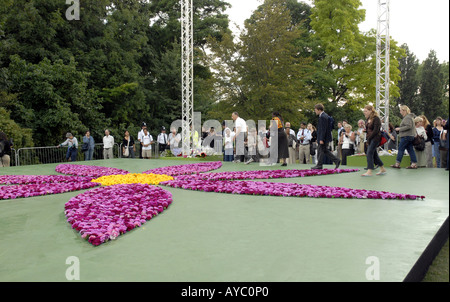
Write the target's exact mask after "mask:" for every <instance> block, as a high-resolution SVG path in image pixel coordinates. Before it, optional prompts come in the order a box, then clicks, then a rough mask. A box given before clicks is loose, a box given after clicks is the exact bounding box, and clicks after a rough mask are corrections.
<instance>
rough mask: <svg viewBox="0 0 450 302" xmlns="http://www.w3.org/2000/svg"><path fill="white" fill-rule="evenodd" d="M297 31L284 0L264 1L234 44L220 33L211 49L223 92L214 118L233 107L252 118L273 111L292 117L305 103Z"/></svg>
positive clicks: (304, 65) (303, 65) (304, 61)
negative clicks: (220, 36)
mask: <svg viewBox="0 0 450 302" xmlns="http://www.w3.org/2000/svg"><path fill="white" fill-rule="evenodd" d="M300 34H301V32H300V28H299V26H298V25H297V24H295V25H293V22H292V18H291V13H290V11H289V10H288V8H287V6H286V3H285V1H281V0H266V1H265V2H264V3H263V4H262V5H261V7H260V8H259V9H258V10H256V11H255V12H254V14H253V15H252V16H251V17H250V19H248V20H246V21H245V31H244V32H243V33H242V34H241V36H240V41H239V42H237V43H234V42H233V37H232V36H226V37H224V38H223V40H222V42H221V43H219V44H218V45H216V47H214V48H213V50H214V51H215V53H216V54H217V56H216V57H215V59H216V60H215V61H214V62H215V63H216V65H215V69H216V70H218V71H219V74H218V79H219V81H218V86H219V87H220V89H221V91H220V92H225V94H222V96H224V97H225V99H222V100H220V102H219V105H218V108H217V111H216V112H217V113H219V114H217V118H221V119H229V118H230V114H231V112H232V111H235V110H237V111H239V112H240V113H241V115H242V116H245V117H246V118H249V119H254V120H255V121H257V120H266V119H269V118H270V116H271V115H270V114H271V112H272V111H274V110H277V111H280V112H281V113H282V115H283V116H284V117H285V118H286V119H294V118H295V119H297V118H298V115H299V114H301V112H299V110H300V109H301V108H304V107H305V102H306V101H307V100H306V98H305V96H306V95H307V86H306V84H305V82H304V80H303V79H304V76H305V75H306V74H307V72H308V69H309V63H310V61H309V60H308V59H305V58H303V57H301V56H298V53H299V49H298V48H296V46H295V44H294V42H295V41H296V39H298V37H299V36H300ZM226 90H227V91H226ZM224 107H225V108H227V110H226V111H224V110H223V109H224Z"/></svg>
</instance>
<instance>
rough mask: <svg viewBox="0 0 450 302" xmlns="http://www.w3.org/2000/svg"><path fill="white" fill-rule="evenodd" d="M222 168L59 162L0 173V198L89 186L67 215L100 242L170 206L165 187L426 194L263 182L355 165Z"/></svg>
mask: <svg viewBox="0 0 450 302" xmlns="http://www.w3.org/2000/svg"><path fill="white" fill-rule="evenodd" d="M221 167H222V162H205V163H203V162H202V163H195V164H186V165H176V166H169V167H161V168H156V169H151V170H147V171H145V172H143V173H141V174H139V173H129V172H128V171H126V170H123V169H118V168H111V167H99V166H87V165H75V164H61V165H58V166H57V167H56V168H55V171H56V172H58V173H61V174H66V175H2V176H0V200H2V199H3V200H6V199H17V198H27V197H33V196H43V195H49V194H61V193H66V192H73V191H78V190H87V191H85V192H84V193H81V194H79V195H77V196H75V197H73V198H71V199H70V200H69V201H68V202H67V203H66V204H65V206H64V208H65V215H66V217H67V221H68V223H69V224H70V225H71V226H72V228H73V229H74V230H76V231H77V232H79V234H80V236H81V238H84V239H86V240H87V241H88V242H89V243H91V244H92V245H94V246H98V245H101V244H102V243H104V242H107V241H110V240H115V239H116V238H117V237H119V236H120V235H123V234H125V233H126V232H129V231H131V230H133V229H135V228H137V227H140V226H142V225H143V224H145V223H146V222H148V221H149V220H151V219H152V218H154V217H156V216H157V215H159V214H160V213H162V212H163V211H164V210H166V209H167V208H168V207H169V205H171V204H172V202H173V200H172V194H171V193H170V192H169V191H167V190H165V189H163V188H162V187H168V188H176V189H184V190H195V191H202V192H209V193H226V194H244V195H260V196H282V197H309V198H334V199H339V198H346V199H348V198H351V199H400V200H416V199H424V198H425V196H418V195H412V194H399V193H391V192H382V191H374V190H363V189H352V188H342V187H330V186H318V185H309V184H299V183H280V182H268V181H261V180H268V179H283V178H300V177H311V176H321V175H332V174H341V173H353V172H356V171H358V170H357V169H323V170H297V169H290V170H259V171H230V172H211V171H213V170H217V169H219V168H221Z"/></svg>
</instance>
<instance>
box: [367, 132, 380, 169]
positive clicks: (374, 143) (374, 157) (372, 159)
mask: <svg viewBox="0 0 450 302" xmlns="http://www.w3.org/2000/svg"><path fill="white" fill-rule="evenodd" d="M379 144H380V140H379V139H373V140H371V141H370V144H369V146H368V147H367V169H369V170H373V169H375V166H374V165H377V166H379V167H383V166H384V163H383V162H382V161H381V159H380V157H379V156H378V152H377V148H378V145H379Z"/></svg>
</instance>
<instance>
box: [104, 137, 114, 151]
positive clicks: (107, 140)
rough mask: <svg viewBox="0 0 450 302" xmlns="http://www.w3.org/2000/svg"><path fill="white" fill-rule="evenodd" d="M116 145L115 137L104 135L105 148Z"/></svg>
mask: <svg viewBox="0 0 450 302" xmlns="http://www.w3.org/2000/svg"><path fill="white" fill-rule="evenodd" d="M112 147H114V137H113V136H112V135H108V136H104V137H103V148H104V149H108V148H112Z"/></svg>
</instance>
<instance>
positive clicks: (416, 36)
mask: <svg viewBox="0 0 450 302" xmlns="http://www.w3.org/2000/svg"><path fill="white" fill-rule="evenodd" d="M226 1H227V2H228V3H230V4H231V5H232V7H231V8H230V9H228V10H227V12H226V13H227V14H228V15H229V16H230V20H231V23H232V24H230V26H231V29H233V30H234V29H235V28H234V26H233V23H236V24H238V25H239V26H241V27H243V24H244V20H245V19H248V18H249V17H250V16H251V14H252V12H253V11H254V10H255V9H256V8H257V7H258V6H259V5H260V4H261V3H262V2H263V1H262V0H226ZM330 1H332V0H330ZM360 1H361V3H362V7H361V8H364V9H365V10H366V21H364V22H363V23H361V24H360V29H361V30H362V31H368V30H369V29H372V28H374V29H376V28H377V9H378V0H360ZM303 2H306V3H308V4H310V5H311V3H312V1H310V0H306V1H303ZM449 2H450V1H449V0H426V1H424V0H390V27H389V30H390V35H391V37H392V38H393V39H394V40H395V41H397V42H398V45H399V46H400V45H402V44H403V43H406V44H408V47H409V50H410V51H411V52H412V53H414V54H415V55H416V57H417V58H418V59H419V61H421V62H422V61H423V60H425V59H426V58H427V57H428V54H429V52H430V50H431V49H433V50H434V51H436V55H437V58H438V59H439V62H441V63H442V62H443V61H446V62H448V61H449V25H450V23H449Z"/></svg>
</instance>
